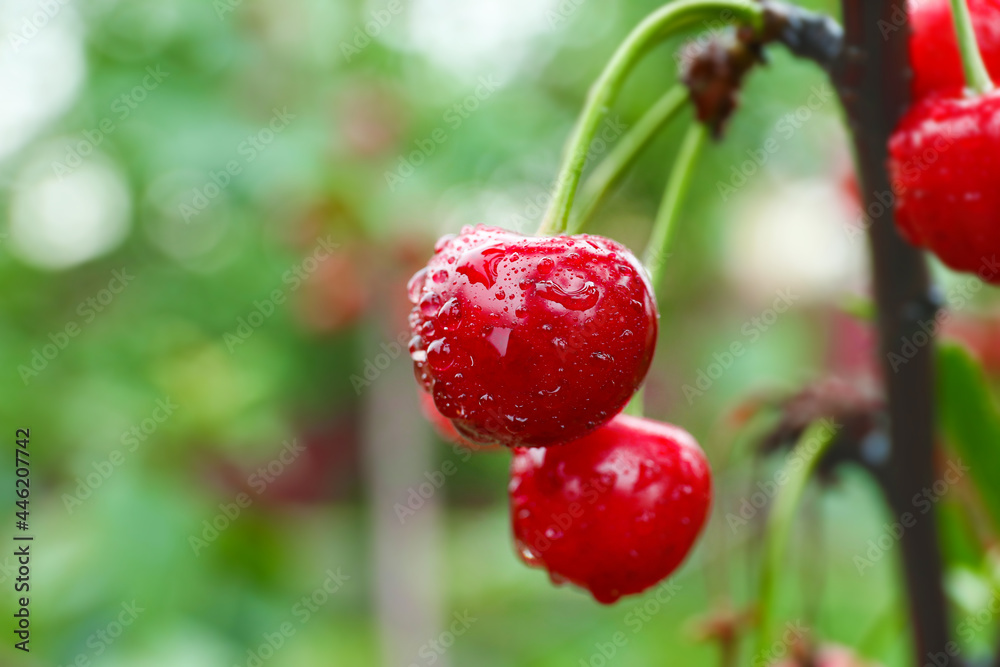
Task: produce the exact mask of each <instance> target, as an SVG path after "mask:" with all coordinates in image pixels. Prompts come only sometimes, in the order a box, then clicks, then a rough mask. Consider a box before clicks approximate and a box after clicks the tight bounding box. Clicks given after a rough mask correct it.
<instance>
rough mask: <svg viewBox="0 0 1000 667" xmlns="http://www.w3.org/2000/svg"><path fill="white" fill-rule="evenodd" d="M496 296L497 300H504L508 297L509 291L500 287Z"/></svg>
mask: <svg viewBox="0 0 1000 667" xmlns="http://www.w3.org/2000/svg"><path fill="white" fill-rule="evenodd" d="M494 296H496V298H497V301H503V300H504V299H506V298H507V293H506V292H504V291H503V290H502V289H498V290H497V293H496V294H495V295H494Z"/></svg>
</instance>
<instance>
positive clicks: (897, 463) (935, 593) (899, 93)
mask: <svg viewBox="0 0 1000 667" xmlns="http://www.w3.org/2000/svg"><path fill="white" fill-rule="evenodd" d="M843 13H844V36H845V45H844V50H843V52H842V55H841V58H840V61H839V63H838V64H837V65H836V66H835V68H834V78H835V80H836V82H837V84H838V89H839V92H840V97H841V100H842V102H843V104H844V107H845V109H846V111H847V114H848V117H849V122H850V126H851V131H852V135H853V138H854V144H855V149H856V153H857V157H858V163H859V164H858V167H859V171H860V173H859V177H860V183H861V190H862V192H863V193H864V204H865V210H866V214H867V217H866V221H867V223H868V225H869V228H868V234H869V239H870V242H871V249H872V259H873V267H874V279H875V299H876V304H877V306H878V314H879V315H878V325H879V339H880V349H881V356H882V366H883V369H884V373H885V377H886V397H887V406H888V418H889V424H888V432H889V438H890V443H891V444H890V446H889V447H888V456H887V458H886V460H885V463H884V466H883V470H882V474H881V475H880V477H881V481H882V486H883V488H884V490H885V493H886V496H887V499H888V501H889V505H890V507H891V508H892V512H893V514H894V515H895V516H901V515H903V514H904V513H906V512H911V513H912V512H913V511H914V507H913V503H912V498H913V496H914V495H915V494H917V493H919V492H920V490H921V489H922V488H925V487H929V486H931V485H932V484H933V482H934V468H933V448H934V424H935V422H934V391H933V388H934V377H933V355H934V349H933V344H928V345H925V346H924V347H922V348H920V349H919V351H918V353H917V354H916V356H914V357H912V358H910V359H909V360H908V361H907V362H906V363H905V364H902V365H898V367H897V368H895V369H894V368H893V367H892V365H891V364H890V363H889V355H890V354H899V349H900V346H901V345H902V343H903V341H904V340H910V338H911V337H912V336H913V334H914V333H915V332H916V331H917V330H918V325H919V323H920V322H921V321H923V320H925V319H927V318H929V317H933V314H934V312H935V306H934V302H933V300H932V299H931V297H930V292H929V289H930V286H929V281H928V277H927V268H926V264H925V262H924V259H923V257H922V255H921V254H920V253H919V252H918V251H917V250H915V249H914V248H912V247H911V246H909V245H908V244H907V243H905V242H904V241H903V240H902V239H901V238H900V236H899V235H898V234H897V233H896V229H895V225H894V224H893V212H892V210H891V209H892V207H891V202H892V190H891V188H890V186H889V179H888V175H887V173H886V168H885V165H886V159H887V143H888V138H889V135H890V133H891V132H892V130H893V128H894V127H895V125H896V122H897V121H898V120H899V118H900V116H901V115H902V113H903V112H904V110H905V109H906V106H907V104H908V102H909V76H908V74H909V71H910V69H909V61H908V57H907V37H908V24H907V15H906V2H905V0H844V2H843ZM885 202H889V203H890V204H889V206H888V207H887V206H886V205H885ZM901 546H902V559H903V567H904V571H905V579H906V588H907V591H908V594H909V609H910V621H911V627H912V628H913V632H914V639H915V645H916V651H917V655H916V656H915V658H916V664H920V665H922V664H924V662H925V660H926V658H927V655H928V654H929V653H930V654H937V653H942V652H944V651H945V647H946V645H947V644H948V642H949V632H948V622H947V612H946V608H945V598H944V591H943V587H942V561H941V553H940V550H939V545H938V534H937V525H936V523H935V522H934V521H933V519H931V518H928V519H927V520H921V521H917V522H916V524H915V525H914V526H913V527H912V528H909V529H907V531H906V533H905V534H904V535H903V537H902V540H901ZM951 664H958V663H957V662H953V663H951Z"/></svg>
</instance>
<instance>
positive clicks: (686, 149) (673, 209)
mask: <svg viewBox="0 0 1000 667" xmlns="http://www.w3.org/2000/svg"><path fill="white" fill-rule="evenodd" d="M707 137H708V128H707V127H705V126H704V125H702V124H701V123H699V122H695V123H694V124H692V125H691V127H689V128H688V131H687V134H686V135H684V142H683V143H682V144H681V148H680V151H679V152H678V153H677V158H676V159H675V160H674V166H673V169H672V170H671V171H670V179H669V180H668V181H667V189H666V190H665V191H664V193H663V201H662V202H660V208H659V210H658V211H657V212H656V220H655V221H654V222H653V231H652V232H651V233H650V236H649V242H648V243H647V244H646V254H645V255H644V257H643V260H642V263H643V266H645V267H646V270H647V271H648V272H649V281H650V285H651V286H652V288H653V293H654V294H655V293H656V292H657V291H658V290H659V285H660V283H662V282H663V281H662V280H661V278H662V277H663V265H664V264H666V260H667V257H669V256H670V243H671V241H673V238H674V231H675V230H676V228H677V225H676V222H677V218H678V217H679V216H680V211H681V202H682V201H683V200H684V194H685V193H687V190H688V186H689V185H690V184H691V175H692V173H693V172H692V169H691V167H692V166H693V165H694V161H695V159H696V158H697V157H698V153H699V152H700V151H701V147H702V146H703V145H705V139H706V138H707ZM645 391H646V387H645V385H643V386H642V387H639V389H638V390H636V392H635V393H634V394H632V400H630V401H629V402H628V405H626V406H625V414H628V415H635V416H638V417H641V416H642V413H643V409H644V405H643V403H644V401H645Z"/></svg>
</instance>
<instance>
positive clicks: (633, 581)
mask: <svg viewBox="0 0 1000 667" xmlns="http://www.w3.org/2000/svg"><path fill="white" fill-rule="evenodd" d="M509 490H510V505H511V521H512V524H513V529H514V538H515V540H516V543H517V547H518V549H519V550H520V552H521V557H522V558H523V559H524V561H525V562H526V563H527V564H528V565H533V566H539V567H544V568H545V569H546V570H548V572H549V575H550V576H551V577H552V579H553V581H556V582H562V581H570V582H572V583H574V584H576V585H578V586H581V587H583V588H586V589H587V590H589V591H590V592H591V594H592V595H593V596H594V598H595V599H597V601H598V602H602V603H604V604H611V603H612V602H615V601H616V600H618V598H620V597H621V596H623V595H629V594H632V593H639V592H640V591H643V590H645V589H647V588H649V587H650V586H652V585H654V584H656V583H657V582H658V581H660V580H661V579H663V578H664V577H666V576H667V575H669V574H670V573H671V572H673V571H674V569H676V568H677V566H678V565H680V563H681V562H682V561H683V560H684V558H685V557H686V556H687V554H688V552H689V551H690V550H691V546H692V545H693V544H694V541H695V539H696V538H697V536H698V534H699V532H701V529H702V526H703V525H704V524H705V519H706V517H707V516H708V509H709V505H710V504H711V500H712V478H711V471H710V469H709V467H708V461H707V460H706V458H705V454H704V452H702V450H701V448H700V447H699V446H698V443H696V442H695V440H694V438H693V437H691V435H690V434H688V433H687V432H686V431H684V430H682V429H680V428H678V427H676V426H671V425H669V424H663V423H660V422H656V421H653V420H650V419H643V418H639V417H631V416H628V415H618V416H617V417H615V418H614V419H612V420H611V421H610V422H609V423H608V424H606V425H605V426H602V427H601V428H599V429H598V430H597V431H595V432H594V433H591V434H590V435H588V436H587V437H585V438H582V439H580V440H578V441H576V442H574V443H572V444H570V445H567V446H564V447H548V448H544V449H540V448H531V449H528V448H523V449H516V450H515V451H514V460H513V462H512V464H511V481H510V489H509Z"/></svg>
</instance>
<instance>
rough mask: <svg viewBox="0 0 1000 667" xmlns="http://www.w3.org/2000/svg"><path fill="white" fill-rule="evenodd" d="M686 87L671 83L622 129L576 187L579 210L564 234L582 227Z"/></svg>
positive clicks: (684, 98)
mask: <svg viewBox="0 0 1000 667" xmlns="http://www.w3.org/2000/svg"><path fill="white" fill-rule="evenodd" d="M688 95H689V94H688V90H687V88H685V87H684V86H683V85H681V84H677V85H675V86H674V87H673V88H671V89H670V90H668V91H667V92H666V93H664V94H663V96H662V97H661V98H660V99H659V100H657V101H656V104H654V105H653V106H651V107H650V108H649V110H648V111H647V112H646V113H645V114H643V116H642V118H640V119H639V121H638V122H637V123H636V124H635V126H634V127H633V128H632V129H631V130H629V131H628V132H626V133H625V136H623V137H622V138H621V139H620V140H619V141H618V143H617V144H615V147H614V148H613V149H612V150H611V152H610V153H608V156H607V157H606V158H604V160H602V161H601V164H599V165H598V166H597V167H596V168H595V169H594V172H593V173H592V174H591V175H590V177H588V178H587V181H586V182H585V183H584V184H583V188H582V189H581V191H580V199H582V200H583V203H582V204H581V207H582V211H581V212H580V214H579V215H576V216H572V218H571V221H570V224H569V226H568V227H567V229H566V233H567V234H578V233H579V232H580V230H582V229H583V228H584V226H585V225H586V224H587V222H589V221H590V218H591V217H592V216H593V215H594V211H596V210H597V208H598V207H599V206H600V205H601V202H603V201H604V198H605V197H606V196H607V194H608V193H609V192H610V191H611V188H612V187H614V186H615V184H616V183H618V181H619V180H621V178H622V176H624V175H625V172H626V171H627V170H628V168H629V167H631V166H632V165H633V164H634V163H635V161H636V158H638V157H639V154H640V153H642V150H643V149H644V148H645V147H646V146H648V145H649V142H650V141H651V140H652V139H653V137H654V136H656V133H657V132H659V131H660V129H662V128H663V127H664V126H665V125H666V124H667V123H668V122H669V121H670V119H672V118H673V117H674V116H676V115H677V112H679V111H680V110H681V108H683V106H684V103H685V102H687V100H688Z"/></svg>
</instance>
